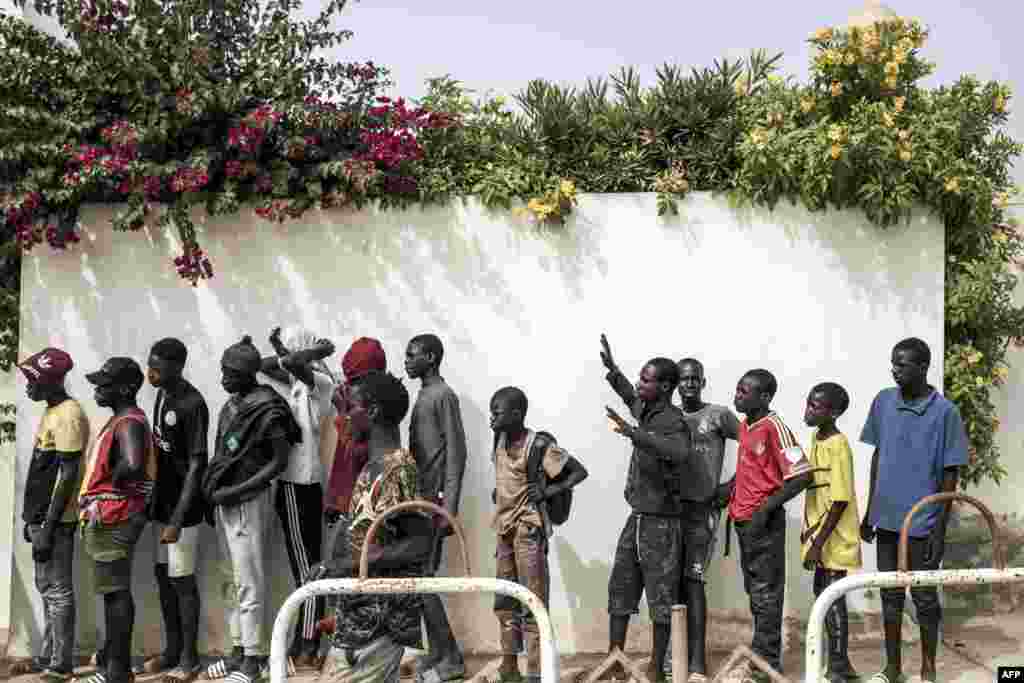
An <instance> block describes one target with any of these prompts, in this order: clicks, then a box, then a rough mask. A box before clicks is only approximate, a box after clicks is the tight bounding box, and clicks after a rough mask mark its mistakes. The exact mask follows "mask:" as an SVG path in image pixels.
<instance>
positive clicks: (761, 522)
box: [750, 472, 814, 530]
mask: <svg viewBox="0 0 1024 683" xmlns="http://www.w3.org/2000/svg"><path fill="white" fill-rule="evenodd" d="M813 477H814V475H813V474H811V473H810V472H804V473H803V474H798V475H796V476H795V477H790V478H789V479H787V480H786V481H785V482H784V483H783V484H782V488H781V489H779V490H778V491H776V492H775V493H773V494H772V495H770V496H768V499H767V500H766V501H764V503H762V504H761V507H759V508H758V509H757V510H754V516H753V517H751V519H750V526H751V527H753V528H754V529H755V530H756V529H763V528H764V527H765V525H766V524H767V522H768V517H769V515H771V514H772V513H773V512H775V511H776V510H778V509H779V508H780V507H782V506H783V505H785V504H786V503H787V502H789V501H790V500H791V499H793V498H795V497H796V496H797V495H799V494H800V493H801V492H802V491H803V490H804V489H806V488H807V487H808V486H810V485H811V481H812V479H813Z"/></svg>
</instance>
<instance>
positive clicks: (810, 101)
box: [800, 97, 815, 114]
mask: <svg viewBox="0 0 1024 683" xmlns="http://www.w3.org/2000/svg"><path fill="white" fill-rule="evenodd" d="M814 106H815V105H814V98H813V97H804V98H803V99H801V100H800V109H801V111H803V113H805V114H808V113H810V112H811V110H813V109H814Z"/></svg>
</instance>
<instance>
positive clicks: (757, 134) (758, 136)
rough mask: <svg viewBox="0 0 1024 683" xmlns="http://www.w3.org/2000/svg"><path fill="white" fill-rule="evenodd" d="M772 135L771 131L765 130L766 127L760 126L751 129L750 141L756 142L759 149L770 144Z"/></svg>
mask: <svg viewBox="0 0 1024 683" xmlns="http://www.w3.org/2000/svg"><path fill="white" fill-rule="evenodd" d="M771 137H772V134H771V131H769V130H765V129H764V128H760V127H758V128H755V129H754V130H752V131H750V141H751V142H752V143H754V145H755V146H756V147H757V148H758V149H764V146H765V145H766V144H768V141H769V140H770V139H771Z"/></svg>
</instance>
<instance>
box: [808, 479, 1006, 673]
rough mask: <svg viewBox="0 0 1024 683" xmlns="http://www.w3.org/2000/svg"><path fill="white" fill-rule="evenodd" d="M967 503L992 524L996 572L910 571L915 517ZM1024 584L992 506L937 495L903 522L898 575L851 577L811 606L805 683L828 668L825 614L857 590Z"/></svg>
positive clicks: (967, 498)
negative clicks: (944, 504)
mask: <svg viewBox="0 0 1024 683" xmlns="http://www.w3.org/2000/svg"><path fill="white" fill-rule="evenodd" d="M947 500H963V501H965V502H968V503H970V504H972V505H974V507H976V508H978V510H979V511H980V512H981V514H982V515H983V516H984V517H985V520H986V521H987V522H988V525H989V529H990V530H991V531H992V546H993V547H992V556H993V561H994V563H995V564H996V566H997V568H996V569H942V570H933V571H906V568H907V565H908V564H909V563H908V562H907V536H908V532H909V529H910V522H911V519H912V518H913V516H914V514H915V513H916V512H917V511H918V509H919V508H921V507H922V506H924V505H928V504H929V503H935V502H941V501H947ZM1020 582H1024V567H1013V568H1007V567H1006V558H1005V550H1004V547H1003V543H1002V534H1001V533H1000V531H999V525H998V524H997V523H996V520H995V517H994V516H993V515H992V512H991V511H990V510H989V509H988V507H987V506H986V505H985V504H983V503H982V502H981V501H979V500H978V499H977V498H973V497H971V496H968V495H965V494H962V493H953V492H946V493H937V494H934V495H931V496H926V497H925V498H922V499H921V500H920V501H918V503H917V504H916V505H914V507H913V508H911V509H910V512H908V513H907V516H906V517H904V519H903V527H902V529H901V531H900V545H899V563H898V569H897V571H894V572H871V573H869V574H857V575H853V576H847V577H846V578H844V579H840V580H839V581H836V582H835V583H833V584H832V585H830V586H828V587H827V588H826V589H825V590H824V591H822V592H821V595H819V596H818V599H817V600H815V601H814V606H813V607H811V615H810V617H809V618H808V619H807V637H806V640H805V649H804V668H805V673H804V681H805V683H820V681H821V680H822V679H821V676H822V674H823V673H824V668H825V650H824V648H823V646H822V633H823V631H824V627H825V615H826V614H827V613H828V610H829V609H830V608H831V607H832V604H833V603H835V601H836V600H838V599H839V598H841V597H842V596H844V595H846V594H847V593H850V592H853V591H855V590H863V589H865V588H905V587H907V586H952V585H965V584H971V585H977V584H983V583H985V584H998V585H1003V584H1010V583H1020Z"/></svg>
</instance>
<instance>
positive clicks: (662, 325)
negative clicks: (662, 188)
mask: <svg viewBox="0 0 1024 683" xmlns="http://www.w3.org/2000/svg"><path fill="white" fill-rule="evenodd" d="M681 208H682V216H681V217H680V218H678V219H673V220H670V221H667V222H662V221H659V219H658V218H657V217H656V210H655V202H654V196H653V195H603V196H594V195H587V196H583V197H582V198H581V201H580V206H579V208H578V211H577V212H576V214H575V216H574V217H573V218H572V220H571V221H570V224H569V226H568V227H567V229H566V230H565V231H564V232H563V233H558V232H555V233H548V234H539V233H538V232H537V231H536V230H535V229H534V228H533V227H531V226H528V225H525V224H523V223H521V222H519V221H518V220H517V219H514V218H512V217H510V216H509V215H508V214H506V213H498V214H492V215H489V214H487V213H486V212H484V211H482V210H480V209H479V208H478V207H477V206H476V205H473V204H471V205H469V206H468V207H463V206H452V207H450V208H432V209H429V210H420V209H413V210H409V211H406V212H387V213H373V212H361V213H347V212H340V211H338V212H329V213H313V214H310V215H309V216H308V217H307V218H305V219H303V220H302V221H299V222H295V223H290V224H286V225H284V226H276V225H271V224H268V223H265V222H262V221H260V220H258V219H256V218H250V217H249V216H248V215H246V216H245V217H241V218H233V219H230V220H227V221H215V222H211V223H210V224H209V225H208V226H207V227H206V228H205V230H204V233H203V234H202V236H201V239H202V242H203V245H204V246H205V247H206V248H207V249H208V250H209V252H210V253H211V255H212V257H213V259H214V265H215V268H216V270H217V277H216V278H215V279H214V280H213V281H212V282H210V283H208V284H206V283H204V284H201V285H200V286H199V287H197V288H192V287H190V286H188V285H187V284H186V283H184V282H182V281H180V280H178V278H177V276H176V275H175V273H174V271H173V268H172V267H171V264H170V260H171V259H172V258H173V256H174V255H175V252H176V246H175V240H174V239H172V238H170V237H169V236H168V235H165V234H163V233H158V232H143V233H141V234H124V233H116V234H115V233H114V232H113V231H111V229H110V228H109V226H108V225H107V223H106V220H107V218H108V217H109V215H110V210H109V209H100V208H97V209H91V210H88V211H86V212H85V213H84V215H83V220H84V237H83V240H82V242H81V243H80V244H79V245H78V246H76V247H75V248H74V249H73V250H71V251H70V252H68V253H67V254H49V253H43V250H42V249H40V250H39V251H38V252H35V253H33V254H30V255H28V256H27V257H26V258H25V261H24V267H23V270H22V277H23V290H22V342H21V343H22V353H23V355H24V354H28V353H30V352H32V351H35V350H37V349H39V348H41V347H43V346H45V345H47V344H54V345H59V346H63V347H64V348H66V349H68V350H69V351H70V352H71V354H72V355H73V357H74V359H75V363H76V368H75V370H74V371H73V372H72V374H71V376H70V379H69V387H70V390H71V393H72V395H74V396H76V397H78V398H79V399H81V400H82V401H83V404H84V406H85V408H86V410H87V411H88V413H89V415H90V417H91V418H92V420H93V423H94V425H95V427H97V428H98V427H99V426H100V425H101V421H102V420H104V419H105V415H104V413H103V411H101V410H100V409H99V408H98V407H97V406H96V405H95V403H94V402H93V401H92V392H91V391H90V388H89V387H88V385H87V383H86V382H85V380H84V373H85V372H87V371H89V370H91V369H94V368H96V367H98V366H99V364H100V363H101V362H102V361H103V360H104V359H105V358H106V357H108V356H111V355H130V356H133V357H135V358H136V359H137V360H139V361H140V362H143V361H144V360H145V356H146V353H147V351H148V348H149V346H150V344H152V342H154V341H155V340H156V339H158V338H160V337H162V336H165V335H175V336H179V337H181V338H182V339H183V340H184V341H185V342H186V343H187V344H188V346H189V349H190V358H189V364H188V366H187V368H186V375H187V376H188V377H189V379H190V380H191V381H192V382H193V383H195V384H196V385H197V386H198V387H199V388H200V390H201V391H202V392H203V393H204V395H205V396H206V399H207V401H208V403H209V405H210V408H211V411H212V412H213V413H214V414H216V412H217V411H218V410H219V409H220V407H221V405H222V403H223V401H224V399H225V395H224V393H223V391H222V390H221V388H220V386H219V383H218V381H219V371H218V367H219V366H218V363H219V358H220V354H221V351H222V350H223V349H224V348H225V347H226V346H227V345H229V344H232V343H234V342H235V341H237V340H238V338H239V337H240V336H241V335H242V334H243V333H250V334H252V335H253V337H254V339H255V340H256V342H257V343H258V344H259V345H261V346H262V347H263V349H264V350H265V351H266V352H268V353H269V352H270V348H269V345H268V344H267V343H266V341H265V340H266V336H267V334H268V333H269V331H270V329H271V328H272V327H273V326H275V325H279V324H280V325H286V324H289V323H293V322H300V323H303V324H306V325H308V326H310V327H312V328H313V329H315V330H318V331H319V332H320V333H321V334H323V335H326V336H329V337H331V338H333V339H334V340H335V342H336V343H337V345H338V346H339V348H341V349H344V348H346V347H347V345H348V344H349V343H350V342H351V340H352V339H353V338H355V337H357V336H360V335H370V336H376V337H379V338H380V339H382V341H383V342H384V345H385V348H386V349H387V353H388V356H389V361H390V365H391V368H392V369H393V370H395V371H400V370H401V354H402V352H403V350H404V345H405V342H406V341H407V340H408V339H409V338H410V337H411V336H412V335H414V334H416V333H419V332H425V331H434V332H436V333H437V334H439V335H440V336H441V338H442V339H443V340H444V343H445V345H446V356H445V361H444V366H443V374H444V376H445V377H446V379H447V380H448V382H449V383H450V384H451V386H452V387H454V389H455V390H456V392H457V393H458V394H459V396H460V399H461V401H462V409H463V417H464V421H465V424H466V430H467V435H468V438H469V441H470V452H471V461H470V464H469V467H468V471H467V473H466V480H465V487H464V501H463V506H462V509H463V523H464V524H465V526H466V528H467V532H468V536H469V541H470V544H471V546H472V547H471V557H472V561H473V571H474V573H475V574H482V575H490V574H492V572H493V571H494V560H493V548H494V541H493V537H492V533H491V532H490V530H489V526H488V522H489V515H490V513H491V503H490V496H489V492H490V490H491V488H492V481H493V472H492V470H491V466H490V462H489V458H488V455H489V454H488V449H489V446H490V443H491V436H490V433H489V431H488V428H487V416H486V413H487V405H488V401H489V399H490V396H491V394H492V392H493V391H494V390H495V389H497V388H498V387H500V386H502V385H505V384H517V385H519V386H521V387H523V388H524V389H525V391H526V392H527V394H528V395H529V397H530V405H531V408H530V414H529V423H530V424H531V425H533V426H535V427H544V428H547V429H550V430H552V431H553V432H554V433H555V434H556V435H557V436H558V438H559V440H560V442H561V443H562V444H563V445H565V446H566V447H567V448H568V449H570V450H571V451H572V452H573V453H574V454H575V455H576V456H578V457H579V458H581V459H582V460H583V461H584V462H585V463H586V464H587V466H588V468H589V469H590V472H591V477H590V479H589V481H587V482H586V483H585V484H584V486H583V487H582V488H581V489H580V490H579V492H578V496H577V498H576V503H575V509H574V517H573V519H572V520H571V521H570V522H569V523H568V524H567V525H566V526H564V527H562V528H560V529H559V530H558V532H557V536H556V538H555V539H554V541H553V544H552V550H551V556H550V561H551V568H552V574H553V580H552V587H553V596H552V601H551V603H552V613H553V617H554V619H555V621H556V624H557V627H558V633H559V638H560V643H559V645H560V647H561V649H562V650H563V651H565V652H572V651H574V650H575V651H583V650H594V651H598V650H602V649H603V648H604V647H605V644H606V637H607V632H606V614H605V608H606V603H607V597H606V585H607V579H608V574H609V565H610V561H611V559H612V556H613V551H614V547H615V541H616V538H617V536H618V533H619V529H620V528H621V525H622V523H623V521H624V519H625V516H626V514H627V506H626V504H625V502H624V500H623V498H622V489H623V485H624V479H625V474H626V468H627V462H628V457H629V449H628V448H627V445H626V444H625V443H623V441H622V440H621V438H619V437H617V436H615V435H613V434H612V433H611V432H610V431H609V429H608V427H607V423H606V420H605V418H604V406H605V405H606V404H607V405H611V406H613V407H617V406H618V399H617V397H616V396H615V395H614V393H613V392H612V391H611V390H610V388H609V387H608V386H607V384H606V383H605V381H604V370H603V367H602V365H601V362H600V359H599V357H598V350H599V344H598V337H599V335H600V334H601V333H602V332H604V333H607V335H608V337H609V339H610V340H611V343H612V348H613V351H614V352H615V356H616V359H617V360H618V362H619V363H620V365H621V366H622V368H623V369H624V370H625V371H626V372H628V373H629V374H631V375H633V374H635V373H638V372H639V370H640V367H641V364H642V363H643V362H644V361H645V360H647V359H648V358H650V357H653V356H656V355H667V356H670V357H673V358H679V357H682V356H684V355H695V356H697V357H699V358H701V359H702V360H703V361H704V362H705V364H706V367H707V374H708V378H709V380H708V390H707V398H708V399H709V400H711V401H714V402H717V403H725V404H730V403H731V397H732V392H733V387H734V386H735V383H736V381H737V380H738V378H739V377H740V375H741V374H742V373H743V372H744V371H745V370H747V369H750V368H752V367H758V366H761V367H766V368H769V369H771V370H773V371H774V372H775V373H776V375H777V376H778V378H779V382H780V390H779V394H778V396H777V398H776V401H775V407H776V409H777V410H778V411H779V412H780V413H781V415H782V416H783V417H784V419H785V420H786V421H787V422H788V423H789V424H790V425H791V426H792V428H793V429H794V430H795V431H796V433H797V434H798V435H800V436H801V438H802V439H803V440H804V442H805V443H806V439H807V430H806V428H804V427H803V425H802V423H801V416H802V414H803V404H804V400H805V398H806V394H807V391H808V389H809V388H810V387H811V386H812V385H813V384H815V383H816V382H819V381H823V380H836V381H839V382H841V383H843V384H844V385H845V386H846V387H847V389H848V390H849V391H850V394H851V396H852V404H851V406H850V409H849V412H848V413H847V415H846V417H845V418H844V419H843V420H842V421H841V427H842V428H843V429H844V430H845V431H847V432H848V433H849V434H850V435H851V437H852V440H854V441H855V440H856V437H857V435H858V434H859V430H860V427H861V425H862V423H863V420H864V418H865V416H866V413H867V410H868V407H869V405H870V401H871V399H872V398H873V396H874V395H875V393H876V392H877V390H878V389H879V388H881V387H883V386H887V385H888V384H889V383H890V376H889V360H888V359H889V353H890V349H891V347H892V345H893V343H894V342H896V341H897V340H899V339H901V338H903V337H906V336H910V335H917V336H920V337H922V338H924V339H925V340H927V341H928V343H929V344H931V345H932V347H933V348H934V349H936V350H938V349H941V348H942V344H943V339H942V329H943V328H942V306H943V294H942V291H943V290H942V287H943V282H942V278H943V267H942V266H943V254H944V247H943V238H942V227H941V225H940V223H939V222H937V221H935V220H932V219H926V218H923V217H918V218H915V219H914V220H913V222H912V223H911V224H910V225H906V226H900V227H897V228H893V229H891V230H887V231H879V230H877V229H875V228H873V227H871V226H870V225H869V224H868V223H867V221H866V220H865V219H864V218H863V216H862V215H861V214H860V213H856V212H846V213H828V214H809V213H807V212H805V211H803V210H802V209H796V208H791V207H780V208H779V209H778V210H777V211H776V212H774V213H769V212H767V211H763V210H751V211H734V210H732V209H729V208H728V207H727V205H726V204H725V202H724V200H719V199H714V198H712V197H711V196H709V195H705V194H696V195H692V196H690V197H689V198H687V200H686V201H685V202H683V204H682V207H681ZM939 358H941V353H936V359H939ZM339 361H340V354H339V356H335V357H333V358H331V359H330V362H331V363H332V365H334V366H337V364H338V363H339ZM941 377H942V368H941V365H940V363H938V362H936V364H935V366H934V367H933V369H932V373H931V377H930V379H931V380H932V381H933V382H935V383H939V382H940V379H941ZM21 386H22V385H21V381H20V380H19V384H18V389H17V391H16V393H17V396H18V409H19V418H20V419H19V432H18V449H17V468H16V470H17V483H16V489H17V494H16V497H15V507H16V508H18V510H17V514H20V507H21V500H20V497H21V495H22V494H21V491H22V488H23V479H24V476H25V471H26V469H27V463H28V461H29V458H30V456H31V450H30V449H31V438H32V432H33V429H34V426H35V424H36V422H37V420H38V418H39V415H40V413H41V408H40V406H38V405H36V404H33V403H30V402H28V401H27V400H26V399H25V398H24V395H23V392H22V390H21ZM140 399H141V403H142V405H143V406H144V407H145V408H146V409H147V410H149V409H151V406H152V400H153V392H152V389H150V388H149V387H146V388H145V389H144V390H143V392H142V395H141V397H140ZM212 438H213V434H211V439H212ZM856 455H857V472H856V474H857V477H858V482H857V484H858V489H859V494H860V495H861V497H862V499H863V496H864V495H866V477H867V467H868V458H869V457H870V453H869V451H868V449H866V448H863V447H857V450H856ZM734 462H735V460H734V459H733V460H732V461H731V462H730V463H728V465H727V466H728V467H729V468H731V467H732V466H733V464H734ZM862 504H863V500H862ZM801 506H802V501H801V500H800V499H797V500H796V501H793V502H792V503H791V504H790V506H789V516H790V522H791V528H794V529H795V528H796V527H797V526H798V524H799V519H800V515H801ZM16 524H17V523H16ZM275 533H278V534H279V533H280V532H279V531H276V532H275ZM790 544H791V546H792V548H791V557H792V558H794V561H793V562H792V563H791V565H790V566H791V572H790V578H789V585H788V588H789V598H788V601H787V604H788V608H789V609H790V610H793V611H795V613H805V612H806V610H807V609H808V607H809V605H810V603H811V594H810V579H809V577H808V576H806V575H805V572H803V571H802V570H800V569H798V567H799V565H798V563H797V562H796V561H795V558H796V557H797V552H798V551H797V533H795V532H794V533H791V534H790ZM215 548H216V546H215V544H214V543H213V535H212V530H211V529H209V528H206V529H205V531H204V543H203V551H204V557H203V562H202V567H201V570H200V573H201V581H202V587H203V592H204V595H205V599H206V602H205V603H204V613H203V621H204V634H203V638H204V644H203V649H218V648H220V647H223V645H224V624H223V620H224V616H223V610H222V608H221V602H220V599H219V597H218V595H217V590H218V588H217V587H218V586H219V585H220V581H221V579H220V576H219V575H218V572H217V569H216V565H215V561H216V559H217V558H216V554H215V553H216V551H215ZM15 551H16V552H15V562H14V589H13V615H12V624H13V625H14V629H15V635H14V638H15V640H14V642H13V643H12V654H13V655H19V654H21V655H24V654H26V653H27V652H28V650H29V646H30V641H31V643H37V642H38V637H39V624H40V618H41V614H40V603H39V600H38V597H37V596H36V595H35V592H34V589H33V588H32V567H31V558H30V553H29V548H28V546H27V545H26V544H23V543H16V545H15ZM152 552H153V547H152V540H150V539H149V538H147V540H146V541H145V542H144V543H142V544H141V546H140V547H139V549H138V552H137V556H136V561H135V570H136V577H137V578H136V587H135V596H136V599H137V601H138V603H139V605H140V607H141V609H140V611H139V618H138V624H139V627H138V628H137V635H136V639H135V648H136V650H137V651H148V652H152V651H155V650H157V649H158V648H159V647H160V642H161V636H160V616H159V611H158V606H157V599H156V594H155V586H154V584H153V581H152V579H151V571H152V569H151V567H152ZM865 555H866V559H867V562H868V568H870V567H871V566H872V565H873V561H874V558H873V553H870V552H868V553H865ZM457 564H458V563H457V562H456V563H454V566H452V569H453V570H455V571H459V570H460V568H459V567H458V566H457ZM79 566H80V568H81V570H80V574H79V580H78V586H77V591H78V595H79V600H80V605H81V608H80V610H79V615H80V620H79V621H80V628H79V638H80V644H81V646H82V648H83V650H84V651H88V650H89V649H90V648H91V647H93V646H94V645H95V642H96V637H97V631H98V629H101V628H102V615H101V614H100V613H99V612H98V611H97V609H96V607H97V605H96V600H94V599H93V598H92V597H91V595H90V590H89V586H90V582H91V577H90V574H91V571H90V570H89V568H88V563H87V562H86V561H85V559H84V558H80V560H79ZM273 575H274V588H275V595H274V601H273V602H274V606H275V607H276V605H279V604H280V602H281V600H282V599H283V597H284V595H285V593H286V591H287V589H288V586H289V583H290V577H289V573H288V568H287V562H286V560H285V558H284V554H283V553H282V554H281V557H280V559H279V561H278V564H277V567H276V569H275V571H274V572H273ZM710 576H712V577H713V579H712V582H711V587H710V595H711V597H710V602H711V606H712V607H713V608H736V609H744V608H745V606H746V597H745V596H744V594H743V588H742V582H741V580H740V577H739V574H738V572H737V567H736V558H735V553H734V555H733V556H731V557H729V558H725V559H722V558H719V559H716V560H715V564H714V566H713V567H712V570H711V572H710ZM449 604H451V605H453V607H452V611H453V614H454V618H453V620H454V623H455V628H456V630H457V634H458V635H459V637H460V638H461V639H462V641H463V644H464V646H465V647H466V648H467V649H468V650H491V651H493V650H494V649H495V648H496V645H497V635H498V634H497V627H496V625H495V623H494V621H493V617H492V616H491V613H490V607H491V597H490V596H483V595H481V596H479V597H460V598H456V599H453V600H452V601H451V602H450V603H449ZM642 611H643V612H646V609H645V608H644V609H643V610H642ZM646 620H647V617H646V614H644V615H642V617H641V621H646ZM635 631H636V632H637V633H640V632H642V629H635Z"/></svg>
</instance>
